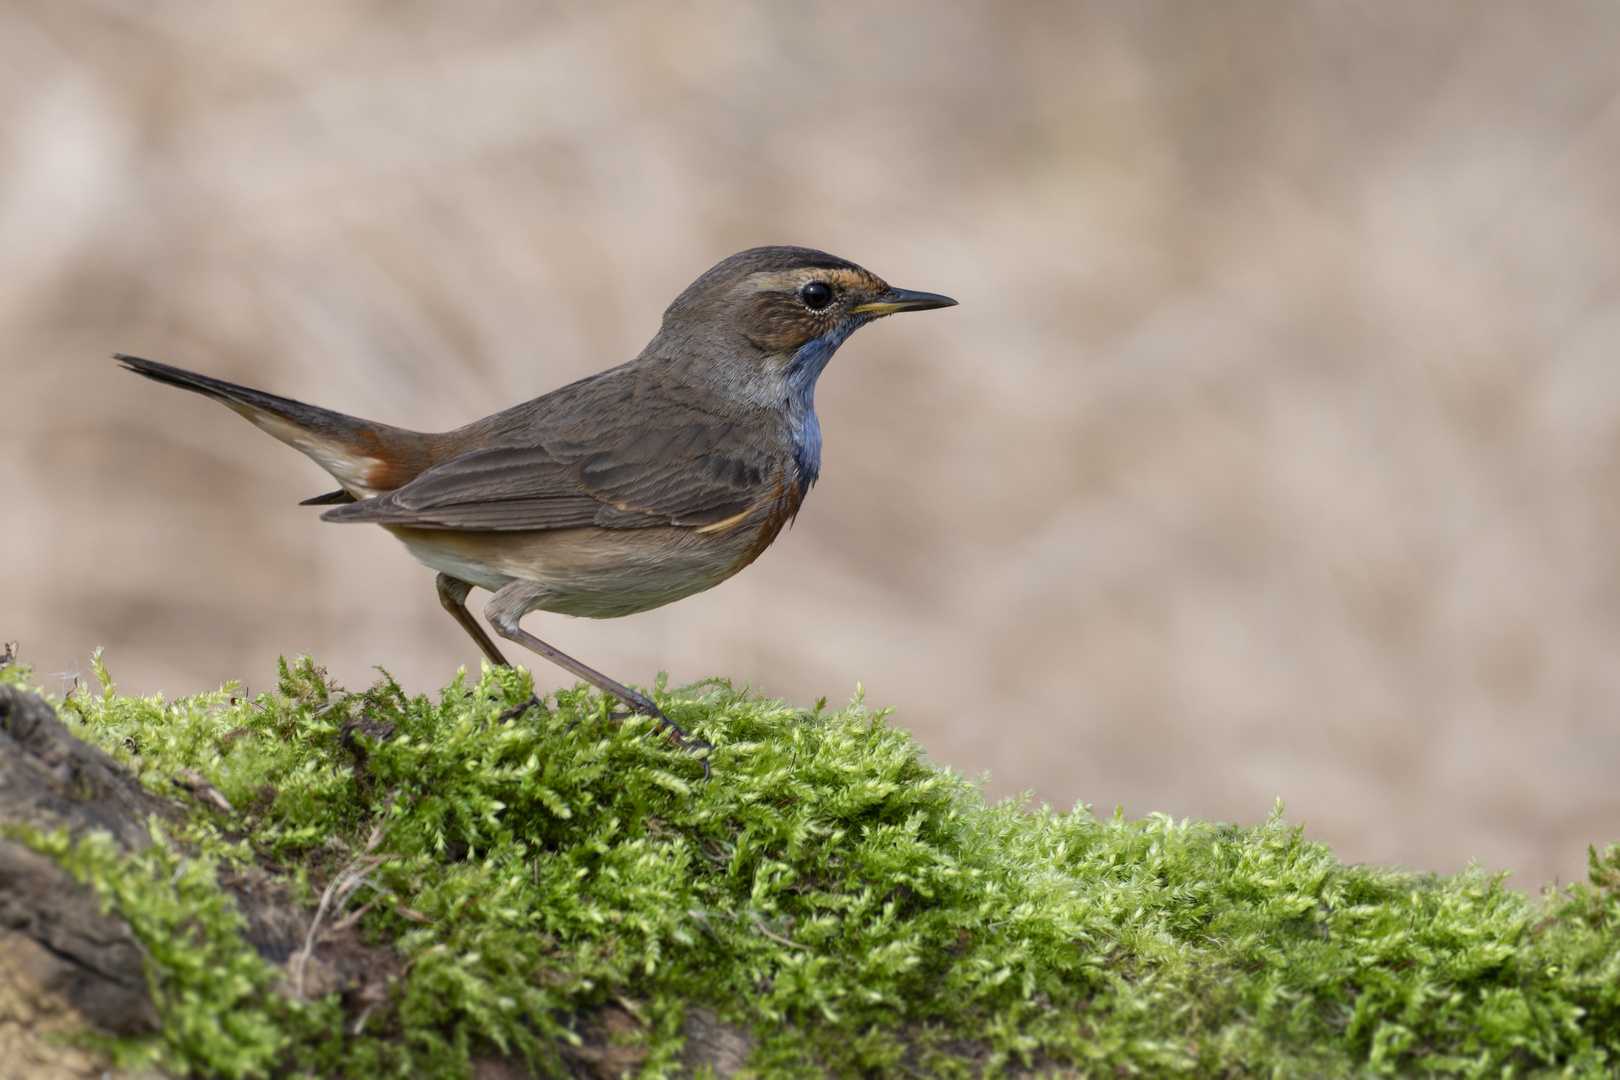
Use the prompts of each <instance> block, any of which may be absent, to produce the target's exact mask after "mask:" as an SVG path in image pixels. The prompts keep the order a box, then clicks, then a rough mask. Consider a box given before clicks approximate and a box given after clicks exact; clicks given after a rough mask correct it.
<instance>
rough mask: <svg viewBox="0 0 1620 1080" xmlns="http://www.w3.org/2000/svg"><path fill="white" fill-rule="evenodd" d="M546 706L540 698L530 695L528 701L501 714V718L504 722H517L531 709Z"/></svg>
mask: <svg viewBox="0 0 1620 1080" xmlns="http://www.w3.org/2000/svg"><path fill="white" fill-rule="evenodd" d="M545 704H546V703H545V702H543V701H541V700H540V698H539V697H538V696H536V695H534V694H530V695H529V697H528V699H527V700H525V701H520V702H518V703H517V704H516V705H514V706H512V707H511V708H510V709H507V710H506V711H505V712H503V713H501V716H500V718H501V719H502V720H516V719H517V718H518V717H520V716H522V715H523V714H524V713H526V712H528V711H529V710H530V709H536V708H540V709H543V708H545Z"/></svg>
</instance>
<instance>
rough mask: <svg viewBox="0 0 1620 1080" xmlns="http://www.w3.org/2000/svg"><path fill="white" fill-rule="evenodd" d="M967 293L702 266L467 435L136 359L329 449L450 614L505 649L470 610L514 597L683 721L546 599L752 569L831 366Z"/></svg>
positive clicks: (614, 605)
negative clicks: (631, 350) (431, 576)
mask: <svg viewBox="0 0 1620 1080" xmlns="http://www.w3.org/2000/svg"><path fill="white" fill-rule="evenodd" d="M954 303H955V301H953V300H950V299H949V298H947V297H943V296H936V295H933V294H929V293H913V292H907V291H905V290H902V289H892V288H890V287H889V286H888V284H887V283H885V282H884V281H882V280H881V279H879V278H877V277H876V276H874V275H872V274H870V273H868V272H867V271H865V270H863V269H861V268H860V267H858V266H856V265H855V264H854V263H851V262H848V261H847V260H844V259H840V258H837V257H836V256H832V255H828V254H826V253H825V252H820V251H814V250H812V249H809V248H792V247H767V248H754V249H751V250H749V251H744V252H741V253H740V254H737V255H733V256H732V257H731V258H729V259H726V260H724V261H722V262H720V263H719V264H718V265H716V266H715V267H714V268H712V269H711V270H709V271H708V272H707V273H705V274H704V275H703V276H702V277H700V278H698V279H697V280H696V281H694V282H693V283H692V284H691V285H690V286H688V287H687V288H686V290H685V291H683V292H682V293H681V295H680V296H679V297H677V298H676V299H675V302H674V303H672V304H671V305H670V307H669V309H668V310H667V311H666V312H665V313H664V319H663V323H662V325H661V327H660V328H659V331H658V334H657V335H656V336H655V337H654V338H653V340H652V341H651V342H649V343H648V345H647V347H646V348H645V349H643V350H642V352H641V354H640V355H639V356H637V357H636V358H635V359H634V360H631V361H630V362H629V363H626V364H622V365H620V366H619V367H616V368H612V369H609V370H608V371H604V372H601V373H600V374H597V375H593V376H591V377H589V378H586V379H581V380H580V381H578V382H575V383H572V384H570V385H568V386H564V387H562V388H560V389H558V390H554V391H552V392H551V393H549V394H545V395H544V396H542V397H538V398H535V399H534V400H532V401H527V402H524V403H523V404H521V405H517V406H514V407H513V408H510V409H507V410H505V411H503V412H499V413H496V414H495V415H493V416H488V417H485V418H484V419H482V420H478V421H475V422H473V423H471V424H468V425H467V426H465V427H462V428H458V429H456V430H455V431H450V432H445V433H442V434H426V433H420V432H414V431H407V430H405V429H403V428H396V427H391V426H389V425H387V424H379V423H375V422H373V421H369V420H361V419H359V418H357V417H352V416H345V415H344V414H342V413H336V412H332V411H330V410H327V409H320V408H316V407H314V406H310V405H305V404H303V403H301V402H297V401H292V400H290V399H288V398H282V397H276V396H275V395H272V394H265V393H262V392H260V391H257V390H252V389H249V388H247V387H243V386H237V385H235V384H233V383H228V382H223V381H221V380H219V379H213V378H210V377H208V376H205V375H198V374H195V373H193V372H189V371H184V370H182V369H180V368H175V367H170V366H168V365H166V364H159V363H155V362H153V361H150V360H142V359H140V358H138V357H132V356H122V355H120V356H119V357H117V359H119V360H120V361H122V362H123V364H124V365H125V366H126V367H128V368H129V369H131V370H133V371H136V372H138V373H139V374H142V375H145V376H146V377H148V378H150V379H154V380H157V381H158V382H164V383H168V384H170V385H172V386H179V387H182V388H184V389H187V390H192V391H195V392H197V393H200V394H204V395H206V396H208V397H211V398H214V399H215V400H216V401H219V402H222V403H223V404H225V405H226V406H227V407H229V408H231V409H233V410H234V411H236V412H237V413H240V414H241V415H242V416H244V417H246V418H247V419H248V420H249V421H251V422H252V423H253V424H255V425H256V426H258V427H259V428H261V429H262V430H264V431H267V432H269V433H270V434H271V435H274V436H275V437H276V438H278V439H280V440H282V441H283V442H285V443H287V444H289V445H290V446H293V447H294V448H296V449H298V450H300V451H302V452H303V453H305V454H307V455H309V457H311V458H312V459H314V460H315V461H316V462H317V463H319V464H320V465H321V466H322V467H323V468H325V469H326V470H327V471H328V472H329V473H331V474H332V475H333V476H334V477H335V478H336V479H337V481H338V483H339V484H340V485H342V488H341V490H340V491H337V492H333V493H332V494H330V495H325V496H318V497H317V498H315V499H311V500H308V502H310V503H314V504H328V503H337V504H342V505H335V506H334V507H333V508H332V509H330V510H327V511H326V512H325V513H324V514H322V515H321V516H322V518H323V519H325V520H327V521H336V522H372V523H375V524H378V525H381V526H383V527H384V528H386V529H388V530H389V531H390V532H392V533H393V534H394V535H395V536H396V537H398V538H399V539H400V540H401V541H402V542H403V543H404V544H405V545H406V547H407V548H408V549H409V550H410V552H411V554H412V555H414V556H415V557H416V558H417V559H418V560H420V561H421V562H423V563H425V564H426V565H428V566H431V567H433V568H434V569H436V570H438V571H439V574H440V576H439V596H440V600H441V602H443V604H444V606H445V608H446V609H447V610H449V611H450V613H451V614H452V615H453V616H455V617H456V620H457V621H458V622H459V623H461V625H462V626H463V627H464V628H465V629H466V630H467V631H468V633H469V634H471V635H472V637H473V639H474V640H475V641H476V642H477V643H478V645H479V647H480V648H481V649H482V650H483V651H484V653H485V655H487V656H488V657H489V658H490V660H492V661H493V662H495V663H497V664H505V663H506V659H505V657H503V656H502V655H501V653H500V651H499V650H498V649H497V648H496V647H495V645H494V643H493V642H492V641H491V640H490V638H489V636H488V635H487V634H485V633H484V632H483V629H482V627H480V626H479V625H478V623H477V622H476V621H475V620H474V619H473V618H472V617H471V615H470V614H469V613H468V612H467V610H466V607H465V600H466V596H467V593H468V591H469V590H470V589H471V587H472V586H474V585H476V586H480V587H483V588H486V589H489V590H491V591H493V592H494V593H495V597H494V599H492V600H491V601H490V603H489V605H488V606H487V607H486V608H485V614H486V615H487V616H488V618H489V620H490V623H491V625H493V626H494V628H495V630H496V632H497V633H498V634H500V635H501V636H503V637H506V638H508V639H510V640H513V641H517V642H519V643H521V644H523V645H525V646H527V647H528V648H531V649H533V650H534V651H536V652H538V653H540V654H541V655H543V656H546V657H548V658H549V659H552V660H554V661H555V662H557V663H559V664H561V665H562V666H563V667H565V668H567V669H568V670H570V671H572V672H574V673H575V674H576V675H579V676H580V677H581V678H583V679H585V680H586V681H588V682H590V683H592V684H594V685H595V686H597V687H599V688H600V689H602V690H604V691H606V692H607V693H610V694H612V695H614V696H616V697H618V698H619V699H621V700H623V701H624V702H626V703H627V704H629V705H631V706H632V707H633V708H635V709H636V710H638V711H640V712H643V713H646V714H647V715H650V716H655V717H657V718H658V719H659V720H660V721H662V722H663V723H664V724H666V725H667V726H669V727H670V728H671V729H673V730H674V731H675V732H676V734H677V737H679V736H680V734H681V733H680V730H679V729H678V728H675V726H674V725H673V724H670V723H669V721H668V719H667V718H665V717H664V716H663V714H662V713H661V712H659V710H658V708H657V706H656V704H654V703H653V702H652V701H651V700H650V699H649V698H647V697H645V696H644V695H642V694H639V693H637V692H636V691H633V690H631V689H629V688H628V687H626V686H624V685H622V684H620V683H618V682H615V681H614V680H612V679H609V678H607V677H606V676H604V675H602V674H601V673H600V672H596V671H593V670H591V669H590V668H588V667H585V666H584V665H583V664H580V663H579V662H578V661H576V660H573V659H572V658H571V657H567V656H565V655H564V654H562V653H559V652H558V651H557V650H555V649H553V648H552V647H551V646H549V645H547V644H545V643H544V642H542V641H540V640H539V639H538V638H535V637H533V635H530V634H528V633H527V632H525V631H524V630H522V628H521V627H520V626H519V625H518V620H519V619H521V618H522V616H523V615H524V614H525V613H527V612H529V611H532V610H535V609H537V608H538V609H542V610H546V611H557V612H563V613H566V614H571V615H584V616H588V617H592V618H611V617H615V616H619V615H628V614H632V613H634V612H638V611H646V610H648V609H650V608H654V607H658V606H660V605H662V604H667V603H669V602H670V601H672V600H678V599H680V598H681V597H683V596H689V595H691V594H692V593H694V592H698V591H701V590H703V589H707V588H710V587H712V586H714V585H717V584H719V583H720V582H721V581H724V580H725V579H726V578H728V577H730V576H731V575H732V574H735V573H736V572H737V571H738V570H740V569H742V568H743V567H744V566H747V565H748V564H749V563H750V562H752V561H753V560H754V559H755V558H757V557H758V556H759V554H760V552H762V551H764V549H765V548H766V547H768V546H769V545H770V543H771V541H773V540H774V539H775V538H776V536H777V534H778V533H779V532H780V531H781V530H782V527H783V526H784V525H785V524H787V522H789V521H790V520H792V518H793V516H794V515H795V514H796V513H797V512H798V510H799V506H800V504H801V502H802V501H803V498H804V495H805V493H806V492H807V491H808V490H809V488H810V486H811V485H812V484H813V483H814V482H815V479H816V473H817V470H818V468H819V465H820V449H821V432H820V427H819V425H818V423H817V421H816V416H815V408H814V388H815V381H816V378H817V376H819V374H820V373H821V370H822V368H823V367H825V365H826V363H827V361H828V360H829V359H830V358H831V356H832V354H833V352H834V351H836V349H837V348H838V346H839V345H840V344H841V343H842V342H843V341H844V340H845V339H846V338H847V337H848V336H849V335H850V334H851V333H853V332H854V331H855V330H856V329H858V328H859V327H860V326H863V325H865V324H866V323H867V322H870V321H871V320H872V319H875V318H881V317H882V316H884V315H888V314H891V313H893V312H896V311H908V310H924V309H927V308H935V307H945V306H948V305H951V304H954Z"/></svg>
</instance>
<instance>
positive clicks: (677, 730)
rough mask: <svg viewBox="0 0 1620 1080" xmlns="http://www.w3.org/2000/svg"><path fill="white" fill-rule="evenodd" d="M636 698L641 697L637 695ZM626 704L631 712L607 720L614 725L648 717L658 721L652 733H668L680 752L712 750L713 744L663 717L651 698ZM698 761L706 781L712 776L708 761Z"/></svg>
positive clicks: (609, 717) (705, 758)
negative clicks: (634, 718)
mask: <svg viewBox="0 0 1620 1080" xmlns="http://www.w3.org/2000/svg"><path fill="white" fill-rule="evenodd" d="M636 696H637V697H641V695H639V694H638V695H636ZM626 704H628V705H631V706H633V709H632V711H630V712H612V713H608V719H609V720H612V721H613V722H614V723H623V722H624V721H626V720H628V719H630V717H632V716H636V715H638V714H639V715H641V716H646V717H650V718H652V719H653V720H656V721H658V723H657V724H656V725H655V726H654V727H653V733H654V734H657V733H658V732H661V731H666V732H668V733H669V736H670V739H671V740H672V741H673V742H674V743H675V745H676V746H678V747H680V748H681V749H682V750H685V751H687V752H688V753H692V754H695V753H697V752H698V751H700V750H713V749H714V744H713V743H711V742H708V741H706V740H704V739H700V738H698V737H697V736H695V735H688V734H687V733H686V731H685V729H684V728H682V727H681V726H680V725H679V724H677V723H676V722H675V721H673V720H671V719H670V718H669V717H667V716H665V715H664V711H663V710H662V709H660V708H659V707H658V706H657V705H656V704H654V703H653V701H652V699H651V698H646V697H641V700H639V701H629V702H626ZM700 760H701V761H702V763H703V779H705V780H707V779H709V777H710V776H712V775H713V774H712V772H711V771H710V769H709V759H708V758H707V757H704V758H701V759H700Z"/></svg>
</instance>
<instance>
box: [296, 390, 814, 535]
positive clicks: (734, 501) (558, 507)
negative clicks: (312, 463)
mask: <svg viewBox="0 0 1620 1080" xmlns="http://www.w3.org/2000/svg"><path fill="white" fill-rule="evenodd" d="M756 430H757V428H756ZM781 471H782V465H780V464H779V463H778V461H777V460H776V459H774V458H773V456H772V455H771V453H770V452H769V450H768V449H767V448H766V447H762V446H761V445H759V440H758V439H757V437H756V438H754V439H749V438H746V437H745V436H744V435H743V433H742V432H741V431H740V430H739V426H738V425H736V424H734V423H732V422H731V421H728V420H726V419H724V418H721V417H717V416H714V415H712V414H709V413H706V412H703V411H701V410H698V409H695V408H689V407H682V406H668V405H666V406H665V407H664V408H662V409H660V410H658V411H657V413H656V414H654V415H652V416H647V417H642V418H641V419H640V422H639V423H634V424H625V423H621V424H614V423H612V422H611V418H604V417H598V418H595V422H592V423H588V424H585V425H580V424H577V423H576V424H555V425H548V424H543V423H537V424H536V430H532V431H527V432H523V433H520V434H516V435H513V436H510V437H508V438H506V439H503V440H500V441H498V442H496V443H493V444H491V445H489V446H486V447H483V448H480V449H477V450H473V451H471V452H469V453H466V454H462V455H461V456H459V457H456V458H452V459H450V460H449V461H446V462H443V463H441V464H439V465H436V466H434V467H433V468H431V469H428V470H427V471H426V472H424V473H422V474H421V475H420V476H418V477H417V478H416V479H415V480H413V481H411V482H410V483H409V484H406V485H405V486H404V487H401V488H399V489H397V490H395V491H391V492H388V493H387V494H384V495H379V496H377V497H375V498H371V499H365V500H363V501H361V502H357V503H353V504H351V505H348V506H339V507H335V508H334V509H332V510H328V511H327V512H326V513H325V514H323V515H322V517H323V518H324V519H325V520H327V521H340V522H354V521H369V522H375V523H377V524H382V525H402V526H412V527H416V528H429V529H488V530H496V531H517V530H535V529H567V528H576V527H579V526H585V525H595V526H599V527H604V528H615V529H633V528H645V527H648V526H653V525H690V526H704V525H710V524H714V523H716V522H720V521H724V520H726V519H728V518H731V517H734V516H736V515H738V514H740V513H743V512H745V511H747V510H748V509H749V508H750V507H752V506H754V505H755V504H756V503H757V502H758V501H759V500H761V499H767V498H771V497H772V496H773V495H774V494H775V493H777V492H779V491H781V490H782V489H783V488H784V487H786V486H787V485H785V484H783V483H782V479H783V478H782V476H781Z"/></svg>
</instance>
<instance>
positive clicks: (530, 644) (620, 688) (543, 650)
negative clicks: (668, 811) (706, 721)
mask: <svg viewBox="0 0 1620 1080" xmlns="http://www.w3.org/2000/svg"><path fill="white" fill-rule="evenodd" d="M545 589H546V587H545V586H544V585H541V584H540V583H539V582H536V581H523V580H518V581H514V582H512V583H511V584H510V585H507V586H506V587H505V588H503V589H501V590H500V591H499V592H497V593H496V594H495V598H494V599H492V600H491V601H490V602H489V604H488V605H487V606H486V607H485V608H484V616H485V618H487V619H489V625H491V626H493V627H494V628H495V632H496V633H497V634H499V635H501V637H503V638H506V639H507V640H508V641H515V642H517V643H518V644H519V645H522V646H523V647H524V648H526V649H531V650H533V651H534V652H537V653H539V654H540V655H541V656H543V657H545V658H546V659H547V660H550V661H551V662H552V663H553V664H556V665H557V666H558V667H560V668H564V669H566V670H568V671H571V672H573V673H574V674H575V675H577V676H579V677H580V678H581V679H584V680H585V681H586V682H588V683H590V684H591V685H592V686H594V687H596V688H597V689H598V690H600V691H602V692H603V693H604V694H611V695H612V696H614V697H616V698H618V699H619V700H620V701H622V702H624V703H625V704H626V705H628V706H630V707H631V708H632V709H634V710H635V711H636V712H638V713H641V714H642V715H643V716H650V717H652V718H653V719H655V720H657V721H658V726H659V728H660V729H667V730H669V731H671V732H673V733H674V735H675V742H676V743H678V744H679V745H680V746H683V747H685V748H686V749H688V750H695V749H707V748H708V746H709V744H708V743H706V742H704V741H703V740H702V739H694V738H692V737H690V736H689V735H687V734H686V732H685V731H683V730H681V726H680V725H679V724H677V723H675V721H673V720H671V719H670V718H669V717H667V716H665V715H664V713H663V710H661V709H660V708H659V707H658V706H657V704H656V703H654V701H653V699H652V698H650V697H648V696H647V695H645V694H640V693H637V692H636V691H634V690H632V689H630V688H629V687H628V686H626V685H624V684H623V683H621V682H617V681H615V680H613V679H610V678H608V677H607V676H606V675H603V674H602V673H601V672H600V671H597V670H596V669H594V668H589V667H586V666H585V665H584V664H582V663H580V662H579V661H578V660H575V659H574V658H573V657H572V656H569V655H568V654H567V653H565V652H562V651H561V650H558V649H555V648H553V647H552V646H550V645H547V644H546V643H545V642H543V641H541V640H540V639H539V638H537V637H535V636H534V635H533V634H531V633H529V632H528V631H526V630H524V629H523V628H522V627H521V626H519V625H518V620H520V619H522V618H523V615H524V613H525V612H527V611H528V610H529V605H530V604H532V603H533V602H534V601H535V600H537V599H539V598H540V597H541V596H542V595H544V593H545ZM708 772H709V763H708V761H706V760H705V761H704V762H703V773H704V775H705V776H707V775H708Z"/></svg>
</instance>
